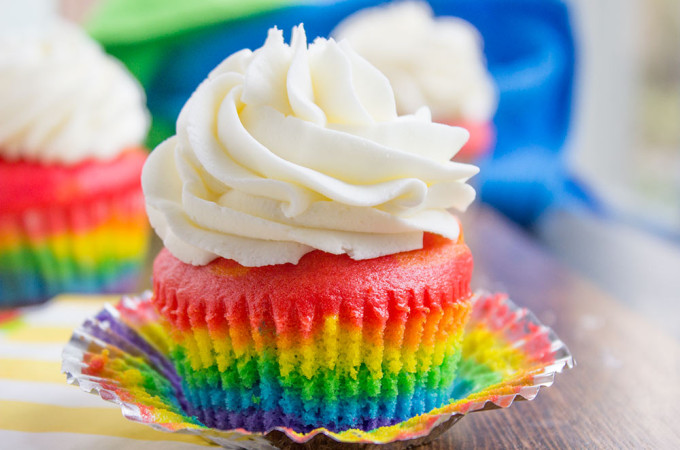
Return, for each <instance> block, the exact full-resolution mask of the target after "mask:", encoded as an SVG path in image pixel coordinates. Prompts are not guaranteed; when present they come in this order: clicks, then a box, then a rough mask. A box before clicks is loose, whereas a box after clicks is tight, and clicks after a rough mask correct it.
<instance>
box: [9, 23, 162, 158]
mask: <svg viewBox="0 0 680 450" xmlns="http://www.w3.org/2000/svg"><path fill="white" fill-rule="evenodd" d="M0 98H2V100H3V101H2V104H1V105H0V156H2V157H4V158H6V159H10V160H15V159H26V160H31V161H37V162H42V163H64V164H75V163H77V162H80V161H82V160H85V159H89V158H95V159H109V158H113V157H115V156H117V155H118V154H119V153H120V152H121V151H123V150H124V149H125V148H127V147H131V146H137V145H139V144H141V143H142V142H143V140H144V137H145V136H146V131H147V128H148V125H149V117H148V113H147V111H146V108H145V106H144V103H145V101H144V93H143V91H142V89H141V86H139V84H138V83H137V82H136V81H135V80H134V79H133V77H132V75H130V73H128V72H127V70H126V69H125V68H124V66H123V65H122V64H121V63H119V62H118V61H116V60H115V59H113V58H111V57H110V56H108V55H106V54H105V53H104V52H103V50H102V49H101V47H99V45H97V43H95V42H94V41H93V40H92V39H91V38H89V37H88V36H87V35H86V34H85V33H84V32H83V31H81V30H80V29H78V28H77V27H76V26H74V25H71V24H68V23H67V22H64V21H60V20H56V19H55V20H52V21H50V22H49V23H47V24H43V25H42V26H41V27H37V26H36V27H30V26H26V27H23V28H22V29H18V30H12V32H11V33H10V32H0Z"/></svg>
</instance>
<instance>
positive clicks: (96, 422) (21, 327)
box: [0, 296, 210, 450]
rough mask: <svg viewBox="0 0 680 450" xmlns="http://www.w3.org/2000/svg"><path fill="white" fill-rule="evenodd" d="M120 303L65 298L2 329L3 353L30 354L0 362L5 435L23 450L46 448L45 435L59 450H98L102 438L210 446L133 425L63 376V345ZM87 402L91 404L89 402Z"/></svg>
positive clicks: (0, 429) (0, 421)
mask: <svg viewBox="0 0 680 450" xmlns="http://www.w3.org/2000/svg"><path fill="white" fill-rule="evenodd" d="M117 300H118V297H117V296H101V297H96V296H60V297H57V298H55V299H53V300H52V301H50V302H49V303H48V304H46V305H44V306H41V307H33V308H27V309H25V310H24V311H23V312H22V315H21V316H20V317H18V318H15V319H13V320H12V323H11V324H9V325H8V324H5V325H3V324H0V349H2V348H3V346H4V347H5V348H7V349H10V348H21V350H22V352H23V351H24V349H25V354H21V355H16V351H15V354H14V355H12V354H11V353H10V354H9V356H7V355H3V356H0V435H3V433H4V434H8V433H9V434H8V435H10V436H13V439H16V441H17V442H21V446H20V447H19V448H38V447H43V444H44V436H46V433H47V434H49V433H56V434H58V436H59V444H60V448H79V447H81V444H82V442H87V443H88V446H94V447H98V445H96V443H97V439H98V438H99V439H101V444H102V447H107V446H109V445H110V444H111V442H114V441H111V439H118V441H115V442H120V444H121V448H125V447H126V444H125V443H128V444H129V445H130V447H135V448H137V445H138V444H135V443H139V444H143V442H145V441H146V442H148V445H151V441H154V442H158V444H159V445H162V448H164V449H168V450H172V449H174V448H177V449H180V448H181V449H187V448H191V447H194V446H196V448H200V447H204V446H206V445H210V444H209V443H208V442H207V441H204V440H203V439H201V438H199V437H196V436H192V435H186V434H178V433H165V432H162V431H156V430H154V429H153V428H151V427H149V426H147V425H142V424H138V423H135V422H132V421H130V420H128V419H126V418H124V417H123V415H122V413H121V410H120V408H118V407H113V408H112V407H111V404H110V403H107V402H105V401H104V400H101V399H97V398H96V397H94V396H92V394H88V393H85V392H83V391H81V389H80V388H78V387H76V386H68V385H67V383H66V375H64V374H62V373H61V362H60V353H61V350H62V348H63V345H65V344H66V343H67V342H68V340H69V338H70V337H71V333H72V331H73V329H74V328H76V327H77V326H78V325H80V324H81V323H82V322H83V321H84V320H85V318H86V317H87V316H90V315H92V314H93V313H94V312H96V311H97V310H99V309H101V308H102V307H103V306H104V304H105V303H106V302H115V301H117ZM40 344H44V346H41V345H40ZM52 353H54V354H52ZM0 355H2V352H0ZM14 356H16V357H14ZM50 393H53V394H52V395H50ZM87 396H92V398H91V399H87V401H84V400H83V397H87ZM90 400H92V401H90ZM97 400H98V401H97ZM81 405H82V406H81ZM17 433H18V434H19V436H20V437H17ZM0 447H2V445H0ZM94 447H92V448H94Z"/></svg>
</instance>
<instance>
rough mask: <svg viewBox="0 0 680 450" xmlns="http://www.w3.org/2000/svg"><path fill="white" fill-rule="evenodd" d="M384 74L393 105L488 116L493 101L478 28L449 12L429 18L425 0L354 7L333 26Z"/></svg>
mask: <svg viewBox="0 0 680 450" xmlns="http://www.w3.org/2000/svg"><path fill="white" fill-rule="evenodd" d="M333 36H334V37H335V38H336V39H338V40H342V39H347V40H348V41H349V42H350V44H351V45H352V48H354V50H355V51H356V52H357V53H358V54H360V55H361V56H363V57H364V58H366V59H367V60H368V61H369V62H370V63H371V64H373V65H374V66H375V67H377V68H378V69H379V70H380V71H381V72H383V73H384V74H385V76H387V78H388V79H389V80H390V83H391V84H392V88H393V89H394V93H395V97H396V101H397V110H398V111H399V113H400V114H411V113H413V112H415V111H416V110H417V109H418V108H420V107H421V106H423V105H427V106H429V108H430V110H431V111H432V115H433V117H435V119H437V120H447V121H452V120H454V121H455V120H470V121H477V122H478V121H487V120H489V119H490V118H491V117H492V116H493V114H494V112H495V110H496V106H497V93H496V88H495V84H494V82H493V80H492V78H491V76H490V75H489V73H488V71H487V70H486V63H485V60H484V55H483V53H482V40H481V37H480V35H479V32H478V31H477V30H476V29H475V28H474V27H473V26H472V25H471V24H469V23H468V22H466V21H464V20H462V19H459V18H455V17H437V18H435V17H434V15H433V13H432V9H431V8H430V6H429V5H428V4H427V3H425V2H397V3H394V4H390V5H383V6H379V7H375V8H368V9H364V10H361V11H359V12H357V13H356V14H354V15H352V16H350V17H348V18H347V19H345V20H344V21H343V22H342V23H341V24H340V25H338V27H337V28H336V29H335V30H334V31H333Z"/></svg>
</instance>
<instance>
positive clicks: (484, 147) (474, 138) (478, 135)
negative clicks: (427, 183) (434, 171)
mask: <svg viewBox="0 0 680 450" xmlns="http://www.w3.org/2000/svg"><path fill="white" fill-rule="evenodd" d="M444 123H446V124H447V125H451V126H454V127H462V128H465V129H466V130H468V131H469V132H470V139H468V141H467V142H466V143H465V145H463V148H461V149H460V151H459V152H458V153H457V154H456V156H454V160H456V161H471V160H474V159H478V158H480V157H482V156H484V155H486V154H487V153H488V152H489V151H490V150H491V147H492V146H493V145H494V141H495V139H496V134H495V130H494V126H493V123H491V122H472V121H458V122H444Z"/></svg>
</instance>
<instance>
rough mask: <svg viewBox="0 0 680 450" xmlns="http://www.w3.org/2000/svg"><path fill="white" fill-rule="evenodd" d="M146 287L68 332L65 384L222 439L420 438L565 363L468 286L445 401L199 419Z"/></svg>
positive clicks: (352, 442) (512, 396)
mask: <svg viewBox="0 0 680 450" xmlns="http://www.w3.org/2000/svg"><path fill="white" fill-rule="evenodd" d="M150 298H151V294H150V293H149V292H147V293H144V294H142V295H141V296H131V297H123V298H122V299H121V301H120V302H119V303H118V304H117V305H116V306H111V305H107V306H106V307H105V308H104V309H103V310H102V311H101V312H100V313H99V314H97V315H96V316H95V317H92V318H90V319H88V320H86V321H85V322H84V323H83V324H82V325H81V326H80V327H79V328H78V329H76V330H75V331H74V333H73V336H72V338H71V340H70V342H69V343H68V344H67V346H66V348H65V349H64V352H63V363H62V372H64V373H66V376H67V381H68V383H70V384H77V385H79V386H80V387H81V389H82V390H83V391H85V392H90V393H95V394H98V395H99V396H101V397H102V399H104V400H107V401H110V402H114V403H117V404H118V405H120V406H121V408H122V411H123V415H124V416H125V417H127V418H128V419H130V420H133V421H136V422H140V423H144V424H148V425H150V426H152V427H153V428H155V429H157V430H161V431H167V432H180V433H188V434H194V435H198V436H201V437H203V438H205V439H208V440H210V441H212V442H215V443H217V444H219V445H221V446H223V447H225V448H234V449H236V448H286V447H290V446H295V445H298V444H305V447H307V448H317V447H324V448H327V447H328V446H335V445H341V446H343V447H348V448H349V447H351V448H369V447H371V446H373V445H376V444H387V443H390V444H391V445H390V448H406V447H407V446H413V445H420V444H423V443H425V442H428V441H430V440H432V439H434V438H435V437H437V436H438V435H440V434H441V433H443V432H444V431H446V430H447V429H448V428H450V427H451V426H452V425H454V424H455V423H456V422H457V421H458V420H460V419H461V418H462V417H463V416H464V415H465V414H467V413H470V412H475V411H481V410H486V409H495V408H506V407H508V406H510V405H511V404H512V403H513V402H514V401H515V400H522V399H524V400H532V399H533V398H534V397H535V396H536V395H537V394H538V391H539V389H540V388H541V387H542V386H550V385H551V384H552V382H553V380H554V376H555V374H556V373H559V372H561V371H562V370H563V369H565V368H571V367H573V365H574V361H573V358H572V356H571V354H570V353H569V350H568V349H567V347H566V346H565V344H564V343H563V342H562V341H560V340H559V338H558V337H557V336H556V335H555V333H554V332H553V331H552V330H550V329H549V328H547V327H545V326H543V325H542V324H540V322H539V321H538V320H537V319H536V317H535V316H534V315H533V314H532V313H531V312H529V311H528V310H526V309H523V308H519V307H517V306H516V305H515V304H514V303H513V302H512V301H510V300H509V299H508V297H507V296H506V295H504V294H493V295H491V294H486V293H477V294H476V295H475V298H474V303H473V309H472V312H471V317H470V321H469V323H468V325H467V326H466V329H465V332H464V336H463V351H462V357H461V361H460V363H459V368H458V373H457V374H456V381H455V387H454V391H453V394H452V399H451V401H450V403H449V404H447V405H445V406H443V407H441V408H435V409H433V410H431V411H429V412H428V413H426V414H422V415H420V416H417V417H414V418H412V419H409V420H407V421H404V422H401V423H398V424H396V425H392V426H388V427H381V428H376V429H373V430H369V431H361V430H347V431H343V432H331V431H329V430H326V429H324V428H318V429H315V430H313V431H310V432H307V433H298V432H296V431H295V430H292V429H290V428H285V427H275V428H273V429H271V430H269V431H267V432H265V433H260V432H250V431H248V430H247V429H244V428H239V429H233V430H219V429H214V428H209V427H206V426H204V425H202V424H201V423H200V422H199V420H198V419H197V418H195V417H191V416H189V415H188V414H187V413H186V412H185V409H186V407H187V401H186V399H185V398H184V395H183V392H182V389H181V380H180V378H179V376H178V375H177V372H176V371H175V369H174V367H173V365H172V363H171V362H170V361H169V359H168V358H167V357H166V356H165V355H167V354H168V350H169V349H168V346H167V342H168V340H167V336H166V335H165V331H164V330H163V328H162V327H161V326H160V325H159V322H158V315H157V313H156V311H155V309H154V308H153V306H152V305H151V301H150Z"/></svg>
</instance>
